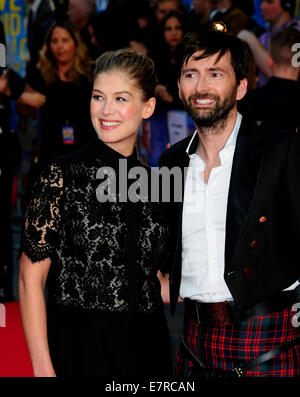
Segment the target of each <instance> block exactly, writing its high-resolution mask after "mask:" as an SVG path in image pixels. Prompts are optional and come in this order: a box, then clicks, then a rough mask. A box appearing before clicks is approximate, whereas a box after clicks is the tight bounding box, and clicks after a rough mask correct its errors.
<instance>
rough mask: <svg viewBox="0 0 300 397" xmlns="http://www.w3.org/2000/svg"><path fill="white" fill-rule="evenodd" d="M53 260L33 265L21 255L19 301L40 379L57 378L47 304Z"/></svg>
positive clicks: (35, 369)
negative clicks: (46, 289)
mask: <svg viewBox="0 0 300 397" xmlns="http://www.w3.org/2000/svg"><path fill="white" fill-rule="evenodd" d="M50 264H51V260H50V259H49V258H47V259H44V260H42V261H40V262H35V263H33V262H32V261H31V260H30V259H29V258H28V256H26V255H25V254H24V253H23V254H22V255H21V261H20V274H19V301H20V308H21V317H22V322H23V328H24V333H25V337H26V341H27V345H28V349H29V353H30V357H31V362H32V367H33V373H34V376H36V377H55V376H56V374H55V371H54V368H53V365H52V362H51V357H50V352H49V346H48V338H47V315H46V303H45V296H44V290H45V284H46V280H47V276H48V272H49V268H50Z"/></svg>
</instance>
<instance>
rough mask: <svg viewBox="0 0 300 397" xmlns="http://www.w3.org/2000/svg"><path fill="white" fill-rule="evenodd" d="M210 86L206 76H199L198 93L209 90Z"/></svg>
mask: <svg viewBox="0 0 300 397" xmlns="http://www.w3.org/2000/svg"><path fill="white" fill-rule="evenodd" d="M208 88H209V82H208V80H207V78H206V77H205V76H199V78H198V80H197V82H196V91H197V92H198V93H201V92H203V91H205V92H207V89H208Z"/></svg>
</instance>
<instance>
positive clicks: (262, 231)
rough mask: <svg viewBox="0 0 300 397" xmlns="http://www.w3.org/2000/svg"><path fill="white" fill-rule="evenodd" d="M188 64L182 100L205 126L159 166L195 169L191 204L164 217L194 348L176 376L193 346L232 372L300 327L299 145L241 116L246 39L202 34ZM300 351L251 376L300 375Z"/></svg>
mask: <svg viewBox="0 0 300 397" xmlns="http://www.w3.org/2000/svg"><path fill="white" fill-rule="evenodd" d="M181 60H182V64H181V66H182V67H181V72H180V77H179V80H178V85H179V95H180V98H181V99H182V102H183V104H184V106H185V108H186V111H187V112H188V113H189V114H190V116H191V117H192V118H193V120H194V122H195V126H196V131H195V133H194V134H193V136H192V137H188V138H186V139H184V140H183V141H180V142H178V143H176V144H175V145H174V146H172V147H171V148H170V149H168V150H166V151H165V152H164V153H163V154H162V155H161V158H160V161H159V164H160V167H162V166H165V167H167V168H169V169H173V167H180V169H181V170H182V173H183V174H184V173H185V172H186V177H185V185H184V189H183V190H184V195H183V200H182V201H183V202H175V200H173V202H171V203H169V204H166V205H167V207H168V210H167V211H166V213H167V216H168V218H169V224H170V232H171V235H170V240H171V241H172V242H173V244H175V250H174V257H173V260H172V266H171V271H170V307H171V312H172V313H174V311H175V307H176V303H177V301H178V297H179V296H180V297H181V298H182V299H184V305H185V318H184V331H183V340H184V343H185V345H186V347H187V349H186V348H184V345H182V347H181V349H180V352H179V355H178V360H177V368H176V370H177V371H176V372H177V374H178V375H187V373H188V370H189V368H190V367H192V365H193V364H192V360H191V359H190V355H189V354H190V353H189V352H192V354H193V355H194V356H195V357H196V358H197V360H200V361H201V362H202V364H203V365H205V366H207V367H209V368H217V369H220V370H227V371H229V370H232V369H234V368H237V367H240V366H242V365H243V364H245V363H246V362H249V360H251V359H253V358H256V357H258V356H260V355H261V354H263V353H266V352H267V351H269V350H272V349H273V348H275V347H278V346H281V345H282V344H283V343H284V342H286V341H288V340H290V339H293V338H294V337H296V335H299V333H300V328H296V327H293V324H295V321H294V322H293V324H292V317H293V312H292V309H291V307H292V306H293V305H294V304H295V303H296V302H297V301H298V295H297V294H298V289H295V288H296V287H297V286H298V285H299V283H298V282H297V279H298V278H299V277H300V267H299V252H298V245H299V237H300V236H299V233H300V207H299V203H300V185H299V180H300V161H299V159H300V142H299V136H298V135H297V134H295V133H288V132H287V131H283V132H282V131H271V133H269V131H267V130H264V129H263V127H262V126H257V125H256V124H251V123H247V121H246V120H244V119H243V117H242V116H241V115H240V114H239V113H238V111H237V101H238V100H240V99H242V98H243V96H244V95H245V93H246V90H247V80H246V76H247V73H248V62H249V51H248V47H247V46H246V45H245V43H243V42H242V41H241V40H239V39H238V38H236V37H235V36H232V35H228V34H226V33H222V32H217V31H214V30H207V31H204V30H200V29H198V30H197V31H195V32H192V33H189V34H188V35H186V36H185V38H184V39H183V46H182V57H181ZM177 183H178V180H177V181H176V185H177ZM171 191H172V190H171ZM287 289H289V290H288V291H287ZM295 310H297V309H295ZM299 353H300V351H299V343H298V346H293V347H292V348H290V349H289V350H288V351H287V352H284V353H282V354H280V355H277V356H275V357H274V358H272V360H270V361H267V362H264V363H263V364H261V365H256V366H255V367H254V368H252V369H250V370H249V371H247V372H246V374H245V375H246V376H247V375H249V376H266V375H267V376H299V374H300V365H299Z"/></svg>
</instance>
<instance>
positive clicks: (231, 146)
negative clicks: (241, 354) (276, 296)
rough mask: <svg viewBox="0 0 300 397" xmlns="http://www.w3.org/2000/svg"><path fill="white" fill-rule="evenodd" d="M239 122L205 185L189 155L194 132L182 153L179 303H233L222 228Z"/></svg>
mask: <svg viewBox="0 0 300 397" xmlns="http://www.w3.org/2000/svg"><path fill="white" fill-rule="evenodd" d="M241 121H242V116H241V115H240V114H239V113H238V115H237V120H236V123H235V126H234V128H233V131H232V133H231V135H230V137H229V138H228V140H227V142H226V144H225V145H224V147H223V148H222V149H221V150H220V152H219V156H220V161H221V166H219V167H215V168H213V169H212V170H211V173H210V176H209V180H208V183H207V184H205V183H204V179H203V172H204V170H205V168H206V166H205V163H204V161H203V160H202V158H201V157H200V156H199V155H198V154H196V153H190V147H191V145H192V143H193V141H194V139H195V136H196V135H197V131H195V133H194V135H193V137H192V139H191V141H190V143H189V146H188V148H187V150H186V152H187V154H188V155H189V157H190V163H189V167H188V171H187V176H186V183H185V190H184V202H183V213H182V278H181V285H180V296H181V297H182V298H183V299H184V298H190V299H193V300H198V301H201V302H224V301H228V300H232V299H233V298H232V295H231V293H230V291H229V289H228V287H227V285H226V283H225V281H224V268H225V228H226V213H227V200H228V192H229V183H230V176H231V169H232V162H233V155H234V151H235V145H236V139H237V135H238V131H239V128H240V125H241ZM299 284H300V283H299V281H296V282H295V283H293V284H292V285H291V286H289V287H288V288H286V289H285V291H287V290H292V289H294V288H296V287H297V286H298V285H299Z"/></svg>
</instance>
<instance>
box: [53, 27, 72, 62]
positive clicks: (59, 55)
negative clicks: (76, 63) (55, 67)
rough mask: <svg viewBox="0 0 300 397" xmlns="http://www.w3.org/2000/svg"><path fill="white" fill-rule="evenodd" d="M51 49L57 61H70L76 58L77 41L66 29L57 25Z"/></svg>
mask: <svg viewBox="0 0 300 397" xmlns="http://www.w3.org/2000/svg"><path fill="white" fill-rule="evenodd" d="M50 51H51V53H52V54H53V56H54V58H55V59H56V62H57V63H60V64H66V63H70V62H73V60H74V56H75V52H76V43H75V41H74V39H73V38H72V36H71V35H70V33H69V32H68V31H67V30H66V29H64V28H61V27H56V28H54V30H53V32H52V35H51V39H50Z"/></svg>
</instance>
